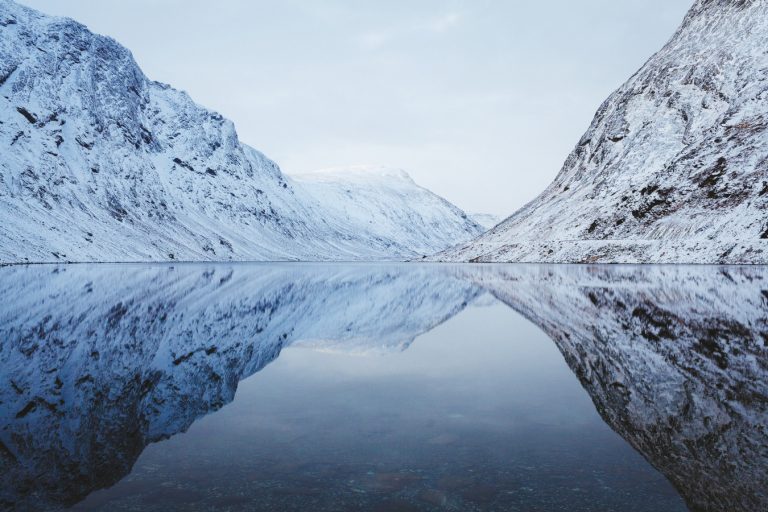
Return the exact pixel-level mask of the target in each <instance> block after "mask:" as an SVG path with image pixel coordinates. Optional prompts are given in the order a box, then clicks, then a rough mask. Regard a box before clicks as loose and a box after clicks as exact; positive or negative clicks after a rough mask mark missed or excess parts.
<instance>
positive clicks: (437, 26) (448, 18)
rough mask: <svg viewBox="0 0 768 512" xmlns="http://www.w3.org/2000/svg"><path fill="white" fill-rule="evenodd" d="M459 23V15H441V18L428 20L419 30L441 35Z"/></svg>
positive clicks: (455, 13) (451, 13) (454, 13)
mask: <svg viewBox="0 0 768 512" xmlns="http://www.w3.org/2000/svg"><path fill="white" fill-rule="evenodd" d="M460 22H461V14H459V13H457V12H449V13H447V14H443V15H442V16H438V17H437V18H434V19H431V20H428V21H427V22H426V23H423V24H422V25H421V28H422V29H423V30H427V31H429V32H436V33H441V32H445V31H447V30H450V29H452V28H453V27H455V26H457V25H458V24H459V23H460Z"/></svg>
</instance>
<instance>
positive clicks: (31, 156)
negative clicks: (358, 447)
mask: <svg viewBox="0 0 768 512" xmlns="http://www.w3.org/2000/svg"><path fill="white" fill-rule="evenodd" d="M375 183H377V182H374V183H371V184H369V188H371V189H372V188H374V187H375ZM355 186H357V187H361V185H360V184H358V183H355ZM409 187H410V188H409ZM409 187H406V186H404V187H402V189H401V190H402V191H403V192H404V193H410V191H411V189H413V190H417V191H418V192H419V193H421V191H422V189H420V188H419V187H417V186H416V185H414V184H413V183H410V182H409ZM392 192H394V189H392V188H391V187H389V186H387V187H386V188H385V190H382V191H381V197H388V198H390V200H393V201H394V199H395V198H393V197H392V196H391V193H392ZM343 199H344V198H343V197H337V196H334V198H333V200H334V201H336V200H343ZM351 200H352V201H354V203H355V204H356V205H357V206H350V210H354V209H357V208H358V207H359V203H360V200H359V199H358V198H351ZM443 203H444V204H442V206H441V207H440V208H438V209H436V208H435V204H434V203H431V204H430V205H428V206H427V207H428V208H429V209H428V210H427V211H424V212H422V211H421V204H420V203H418V202H406V201H398V202H397V203H396V206H397V207H398V208H406V210H405V211H401V212H397V217H395V216H394V214H393V215H392V216H389V217H387V218H386V219H381V220H377V222H375V223H373V224H370V225H369V227H368V229H366V230H362V231H361V230H360V229H359V227H360V226H359V223H355V224H350V223H349V222H347V220H346V219H344V218H339V217H337V216H336V215H337V211H338V210H337V209H338V207H339V206H340V205H338V204H333V205H331V204H329V201H328V200H327V199H324V198H323V197H322V196H321V195H318V194H317V191H314V190H305V188H304V187H302V186H300V185H298V184H296V183H295V182H294V181H293V180H291V179H290V178H288V177H286V176H285V175H284V174H282V173H281V171H280V169H279V168H278V166H277V165H276V164H275V163H274V162H272V161H270V160H269V159H268V158H266V157H265V156H264V155H262V154H261V153H259V152H258V151H256V150H254V149H253V148H250V147H248V146H247V145H245V144H242V143H241V142H240V141H239V140H238V136H237V132H236V131H235V128H234V126H233V124H232V123H231V122H230V121H228V120H226V119H224V118H223V117H222V116H221V115H219V114H217V113H215V112H211V111H209V110H206V109H205V108H203V107H201V106H199V105H196V104H195V103H194V102H193V101H192V100H191V99H190V98H189V96H188V95H187V94H186V93H184V92H181V91H177V90H175V89H173V88H171V87H169V86H167V85H164V84H160V83H158V82H154V81H151V80H149V79H147V78H146V77H145V76H144V74H143V73H142V72H141V70H140V69H139V67H138V66H137V64H136V63H135V62H134V60H133V57H132V56H131V54H130V52H129V51H128V50H126V49H125V48H123V47H122V46H120V45H119V44H118V43H116V42H115V41H114V40H112V39H110V38H107V37H103V36H99V35H95V34H93V33H91V32H89V31H88V30H87V29H86V27H84V26H83V25H80V24H78V23H76V22H74V21H72V20H70V19H65V18H55V17H49V16H45V15H42V14H40V13H38V12H36V11H34V10H31V9H29V8H26V7H23V6H20V5H18V4H16V3H14V2H12V1H11V0H0V263H3V262H5V263H7V262H25V261H35V262H39V261H147V260H172V259H176V260H283V259H304V260H307V259H311V260H318V259H319V260H324V259H386V258H399V259H403V258H415V257H419V256H421V255H423V254H425V253H432V252H435V251H438V250H442V249H444V248H446V247H448V246H450V245H452V244H454V243H457V242H459V241H461V240H466V239H468V238H470V237H472V236H475V235H477V234H479V232H480V231H481V229H480V228H479V227H478V226H477V225H476V224H474V223H473V222H471V221H467V220H466V219H465V216H464V214H463V212H461V211H460V210H458V209H457V208H455V207H453V206H452V205H450V204H448V203H446V202H443ZM394 206H395V205H393V208H394ZM441 214H442V215H445V216H446V218H444V219H441V220H440V222H438V223H437V225H439V226H440V227H441V228H442V232H440V233H433V232H432V229H433V228H434V226H424V227H415V226H414V225H413V224H411V223H408V224H402V223H401V224H398V222H399V221H401V220H416V221H418V220H419V219H422V218H423V219H430V220H432V219H433V218H436V217H438V216H439V215H441ZM379 229H381V231H379ZM415 232H418V233H423V234H426V233H431V236H430V237H429V238H427V239H418V237H417V236H416V235H415V234H414V233H415ZM416 242H418V243H416Z"/></svg>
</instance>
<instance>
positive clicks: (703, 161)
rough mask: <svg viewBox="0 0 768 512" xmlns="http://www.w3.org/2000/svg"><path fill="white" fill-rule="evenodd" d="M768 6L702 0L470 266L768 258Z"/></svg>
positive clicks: (447, 256) (473, 250)
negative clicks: (549, 179)
mask: <svg viewBox="0 0 768 512" xmlns="http://www.w3.org/2000/svg"><path fill="white" fill-rule="evenodd" d="M766 47H768V1H766V0H738V1H737V0H697V1H696V2H695V5H694V6H693V8H692V9H691V11H690V12H689V14H688V15H687V17H686V18H685V20H684V22H683V24H682V26H681V28H680V29H679V30H678V31H677V33H676V34H675V35H674V37H673V38H672V39H671V41H670V42H669V43H668V44H667V45H666V46H665V47H664V48H663V49H662V50H661V51H660V52H658V53H657V54H656V55H654V56H653V57H652V58H651V59H650V60H649V61H648V62H647V63H646V64H645V65H644V66H643V67H642V69H640V70H639V71H638V72H637V73H636V74H635V75H634V76H633V77H632V78H631V79H630V80H629V81H628V82H627V83H626V84H624V85H623V86H622V87H621V88H620V89H619V90H618V91H616V92H615V93H614V94H613V95H612V96H611V97H610V98H608V100H607V101H606V102H605V103H604V104H603V105H602V106H601V107H600V109H599V111H598V112H597V115H596V116H595V119H594V121H593V123H592V126H591V127H590V128H589V130H588V131H587V133H586V134H585V135H584V136H583V138H582V139H581V140H580V141H579V143H578V145H577V147H576V148H575V149H574V151H573V153H571V155H570V156H569V157H568V159H567V161H566V162H565V165H564V167H563V169H562V170H561V172H560V174H559V175H558V176H557V178H556V179H555V181H554V182H553V183H552V184H551V185H550V186H549V188H547V189H546V190H545V191H544V192H543V193H542V194H541V195H540V196H539V197H538V198H537V199H536V200H534V201H533V202H531V203H530V204H528V205H527V206H525V207H524V208H523V209H521V210H520V211H518V212H517V213H516V214H514V215H513V216H512V217H510V218H509V219H507V220H506V221H505V222H503V223H502V224H501V225H500V226H498V227H496V228H495V229H493V230H492V231H491V232H489V233H487V234H485V235H483V236H481V237H480V238H478V239H477V240H475V241H473V242H471V243H469V244H463V245H461V246H459V247H457V248H455V249H452V250H449V251H447V252H445V253H444V254H442V255H440V256H439V257H438V259H443V260H451V261H455V260H461V261H470V260H472V261H523V262H530V261H544V262H723V263H739V262H744V263H767V262H768V240H767V239H768V133H766V129H767V128H768V107H767V106H766V105H767V104H766V94H768V53H767V52H766V51H765V48H766Z"/></svg>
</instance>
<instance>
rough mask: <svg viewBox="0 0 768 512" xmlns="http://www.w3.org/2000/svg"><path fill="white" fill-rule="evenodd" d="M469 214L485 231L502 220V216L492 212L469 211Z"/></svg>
mask: <svg viewBox="0 0 768 512" xmlns="http://www.w3.org/2000/svg"><path fill="white" fill-rule="evenodd" d="M469 216H470V217H471V218H472V220H474V221H475V222H477V223H478V224H480V225H481V226H482V227H483V229H485V230H486V231H487V230H489V229H491V228H492V227H494V226H496V225H497V224H498V223H500V222H501V221H502V220H504V217H502V216H500V215H494V214H492V213H470V214H469Z"/></svg>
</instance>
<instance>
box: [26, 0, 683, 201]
mask: <svg viewBox="0 0 768 512" xmlns="http://www.w3.org/2000/svg"><path fill="white" fill-rule="evenodd" d="M22 3H24V4H27V5H30V6H32V7H35V8H37V9H39V10H42V11H44V12H47V13H49V14H58V15H65V16H70V17H72V18H75V19H77V20H78V21H80V22H82V23H85V24H86V25H88V26H89V27H90V28H91V30H93V31H95V32H99V33H102V34H107V35H109V36H112V37H114V38H115V39H117V40H118V41H119V42H121V43H122V44H124V45H125V46H127V47H128V48H129V49H131V50H132V52H133V54H134V56H135V58H136V60H137V61H138V63H139V65H140V66H141V67H142V68H143V70H144V72H145V73H146V74H147V76H149V77H150V78H152V79H155V80H159V81H162V82H167V83H170V84H171V85H173V86H174V87H176V88H178V89H183V90H186V91H188V92H189V93H190V95H191V96H192V98H193V99H194V100H195V101H197V102H198V103H200V104H202V105H205V106H206V107H209V108H212V109H214V110H217V111H219V112H221V113H222V114H223V115H225V116H226V117H228V118H230V119H232V120H233V121H234V122H235V124H236V126H237V129H238V133H239V135H240V139H241V140H242V141H244V142H246V143H248V144H250V145H252V146H254V147H256V148H257V149H259V150H261V151H263V152H264V153H266V154H267V155H268V156H269V157H271V158H272V159H274V160H276V161H277V162H278V163H279V164H280V166H281V167H282V168H283V170H284V171H285V172H287V173H289V174H290V173H297V172H306V171H311V170H315V169H320V168H325V167H343V166H347V165H353V164H382V165H389V166H393V167H399V168H403V169H405V170H407V171H408V172H409V173H410V174H411V176H413V178H414V179H415V180H416V181H417V182H418V183H419V184H421V185H424V186H426V187H428V188H430V189H432V190H434V191H435V192H437V193H439V194H441V195H443V196H444V197H446V198H448V199H449V200H451V201H453V202H455V203H456V204H458V205H459V206H460V207H462V208H464V209H466V210H468V211H471V212H490V213H495V214H501V215H508V214H511V213H512V212H513V211H514V210H516V209H517V208H519V207H520V206H522V205H523V204H524V203H526V202H527V201H529V200H531V199H533V198H534V197H535V196H536V195H537V194H538V193H539V192H540V191H541V190H542V189H543V188H544V187H545V186H546V185H547V184H548V183H549V182H550V181H551V180H552V179H553V178H554V176H555V175H556V174H557V172H558V171H559V170H560V167H561V166H562V163H563V162H564V160H565V158H566V157H567V155H568V153H569V152H570V150H571V149H572V148H573V146H574V145H575V144H576V142H577V141H578V139H579V138H580V137H581V135H582V133H583V132H584V131H586V129H587V127H588V126H589V123H590V121H591V119H592V116H593V115H594V113H595V111H596V110H597V108H598V106H599V105H600V103H602V101H603V100H604V99H605V98H606V97H607V96H608V95H609V94H610V93H611V92H612V91H613V90H614V89H616V88H617V87H618V86H620V85H621V84H622V83H623V82H624V81H625V80H626V79H627V78H628V77H629V76H630V75H631V74H632V73H633V72H634V71H635V70H637V68H639V67H640V66H641V65H642V64H643V62H645V60H647V59H648V57H650V56H651V55H652V54H653V53H654V52H655V51H656V50H658V49H659V48H660V47H661V46H662V45H663V44H664V43H665V42H666V41H667V40H668V39H669V38H670V37H671V35H672V33H673V32H674V31H675V29H676V28H677V26H678V25H679V24H680V22H681V21H682V19H683V16H684V15H685V12H686V11H687V9H688V8H689V7H690V5H691V4H692V0H619V1H617V0H580V1H578V2H576V1H574V0H549V1H547V2H538V1H536V2H534V1H530V0H518V1H514V0H471V1H458V0H456V1H451V0H442V1H438V0H386V1H383V0H376V1H360V0H355V1H353V0H343V1H342V0H303V1H299V0H216V1H213V0H130V1H117V0H112V1H105V0H68V1H62V0H22Z"/></svg>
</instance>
